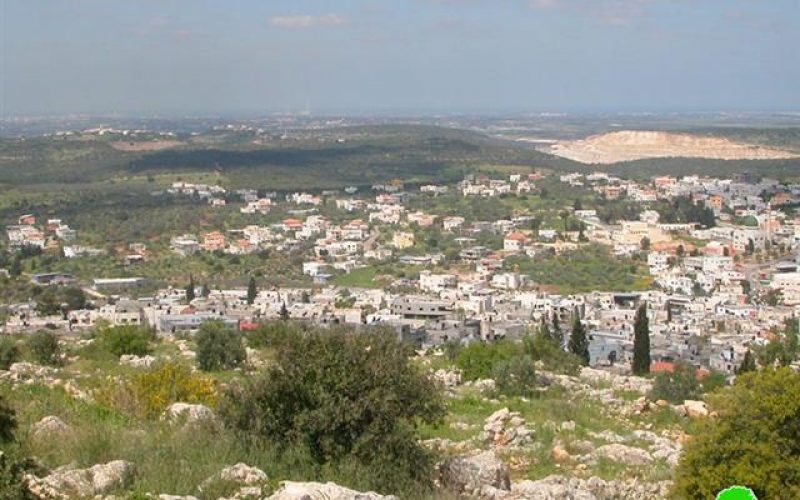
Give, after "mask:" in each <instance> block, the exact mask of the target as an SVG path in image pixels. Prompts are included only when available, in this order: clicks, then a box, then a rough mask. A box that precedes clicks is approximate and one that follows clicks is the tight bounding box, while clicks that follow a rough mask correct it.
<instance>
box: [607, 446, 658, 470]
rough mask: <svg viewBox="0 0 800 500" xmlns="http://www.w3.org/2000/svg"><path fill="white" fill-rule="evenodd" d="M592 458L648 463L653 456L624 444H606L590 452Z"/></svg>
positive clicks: (651, 460)
mask: <svg viewBox="0 0 800 500" xmlns="http://www.w3.org/2000/svg"><path fill="white" fill-rule="evenodd" d="M592 456H593V458H605V459H606V460H611V461H613V462H617V463H621V464H625V465H633V466H638V465H649V464H650V463H652V462H653V457H652V456H651V455H650V453H648V452H647V451H645V450H642V449H640V448H634V447H632V446H625V445H624V444H607V445H605V446H601V447H600V448H597V449H596V450H595V451H594V452H593V453H592Z"/></svg>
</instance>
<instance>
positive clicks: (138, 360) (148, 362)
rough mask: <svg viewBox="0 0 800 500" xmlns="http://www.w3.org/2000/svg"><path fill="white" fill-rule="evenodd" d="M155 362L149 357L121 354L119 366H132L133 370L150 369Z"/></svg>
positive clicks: (154, 359)
mask: <svg viewBox="0 0 800 500" xmlns="http://www.w3.org/2000/svg"><path fill="white" fill-rule="evenodd" d="M155 362H156V358H154V357H153V356H150V355H145V356H137V355H135V354H123V355H122V356H120V357H119V363H120V364H121V365H127V366H132V367H133V368H150V367H151V366H153V363H155Z"/></svg>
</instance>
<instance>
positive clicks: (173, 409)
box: [164, 403, 217, 425]
mask: <svg viewBox="0 0 800 500" xmlns="http://www.w3.org/2000/svg"><path fill="white" fill-rule="evenodd" d="M164 417H165V418H166V419H167V420H170V421H172V422H177V421H181V420H183V419H185V420H184V421H185V423H186V424H187V425H188V424H201V423H213V422H216V419H217V417H216V415H214V412H213V411H212V410H211V408H209V407H208V406H205V405H199V404H189V403H172V404H171V405H170V406H169V408H167V410H166V411H165V412H164Z"/></svg>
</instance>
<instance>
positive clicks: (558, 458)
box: [550, 443, 572, 464]
mask: <svg viewBox="0 0 800 500" xmlns="http://www.w3.org/2000/svg"><path fill="white" fill-rule="evenodd" d="M550 456H551V457H552V458H553V461H554V462H556V463H559V464H563V463H566V462H569V461H570V460H571V459H572V457H571V456H570V454H569V452H568V451H567V450H566V449H564V446H563V445H562V444H561V443H557V444H556V445H555V446H553V450H552V451H551V452H550Z"/></svg>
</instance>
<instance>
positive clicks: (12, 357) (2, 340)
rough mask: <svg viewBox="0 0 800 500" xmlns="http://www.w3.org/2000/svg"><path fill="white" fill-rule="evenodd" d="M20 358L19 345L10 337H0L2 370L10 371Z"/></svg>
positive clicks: (0, 366) (0, 368) (0, 367)
mask: <svg viewBox="0 0 800 500" xmlns="http://www.w3.org/2000/svg"><path fill="white" fill-rule="evenodd" d="M19 358H20V351H19V347H17V343H16V342H14V340H13V339H11V338H9V337H0V370H8V368H9V367H10V366H11V365H13V364H14V363H16V362H17V361H19Z"/></svg>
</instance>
